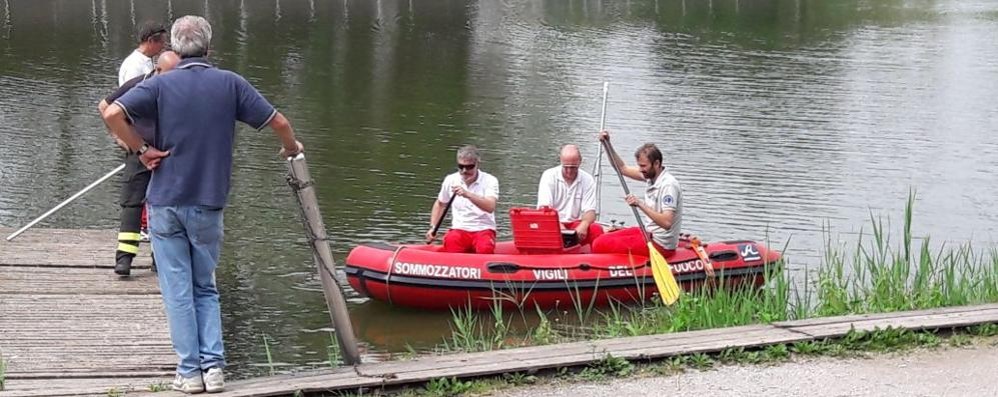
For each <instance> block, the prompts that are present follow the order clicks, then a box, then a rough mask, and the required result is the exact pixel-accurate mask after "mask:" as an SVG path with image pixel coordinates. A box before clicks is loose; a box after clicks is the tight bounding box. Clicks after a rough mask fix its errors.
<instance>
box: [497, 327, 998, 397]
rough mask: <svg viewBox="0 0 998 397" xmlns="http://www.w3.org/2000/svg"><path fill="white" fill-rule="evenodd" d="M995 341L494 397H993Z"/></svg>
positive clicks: (557, 386) (996, 389)
mask: <svg viewBox="0 0 998 397" xmlns="http://www.w3.org/2000/svg"><path fill="white" fill-rule="evenodd" d="M996 346H998V343H996V342H995V340H984V341H977V342H975V344H974V345H972V346H967V347H960V348H956V347H946V348H943V347H940V348H937V349H932V350H915V351H908V352H903V353H886V354H873V355H871V356H870V357H868V358H848V359H841V358H832V357H819V358H807V359H795V360H793V361H790V362H786V363H781V364H778V365H773V366H762V365H743V366H742V365H740V366H718V367H715V368H713V369H711V370H707V371H696V370H688V371H686V372H684V373H681V374H676V375H671V376H665V375H663V376H660V377H643V378H642V377H638V378H626V379H613V380H607V381H605V382H601V383H575V382H558V383H551V384H545V385H539V386H527V387H517V388H512V389H508V390H504V391H502V392H499V393H496V394H495V395H498V396H504V397H519V396H522V397H541V396H572V397H587V396H594V397H595V396H629V397H630V396H663V395H673V396H759V395H765V396H808V397H824V396H828V397H831V396H892V397H893V396H954V397H956V396H961V397H963V396H998V347H996Z"/></svg>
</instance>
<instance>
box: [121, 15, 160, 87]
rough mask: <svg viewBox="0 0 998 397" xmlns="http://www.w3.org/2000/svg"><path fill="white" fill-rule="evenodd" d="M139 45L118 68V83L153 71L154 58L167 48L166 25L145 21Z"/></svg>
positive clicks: (139, 35)
mask: <svg viewBox="0 0 998 397" xmlns="http://www.w3.org/2000/svg"><path fill="white" fill-rule="evenodd" d="M137 33H138V34H137V35H136V36H137V38H138V39H139V46H138V47H137V48H135V51H132V53H131V54H128V57H126V58H125V60H124V61H122V62H121V67H119V68H118V85H119V86H120V85H123V84H125V82H126V81H128V80H131V79H134V78H136V77H138V76H145V75H147V74H149V72H152V70H153V68H154V65H153V61H152V58H153V57H154V56H156V55H159V53H161V52H163V50H164V49H166V36H167V34H166V27H165V26H163V25H162V24H160V23H158V22H153V21H145V22H143V23H142V24H141V25H139V28H138V32H137Z"/></svg>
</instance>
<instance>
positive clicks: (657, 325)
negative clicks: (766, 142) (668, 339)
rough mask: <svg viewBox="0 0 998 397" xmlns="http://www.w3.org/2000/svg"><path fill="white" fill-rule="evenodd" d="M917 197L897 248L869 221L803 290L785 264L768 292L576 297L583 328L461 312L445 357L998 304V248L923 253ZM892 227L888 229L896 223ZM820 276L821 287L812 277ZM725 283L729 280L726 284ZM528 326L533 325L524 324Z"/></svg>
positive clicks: (833, 250) (925, 242) (542, 317)
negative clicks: (668, 300) (655, 298)
mask: <svg viewBox="0 0 998 397" xmlns="http://www.w3.org/2000/svg"><path fill="white" fill-rule="evenodd" d="M914 201H915V200H914V195H913V194H912V195H909V197H908V200H907V202H906V204H905V211H904V218H903V219H904V222H903V225H902V227H903V229H902V230H901V239H900V240H899V241H894V240H893V239H892V235H891V233H890V231H889V230H888V226H885V222H884V221H883V219H879V218H875V217H874V216H873V215H872V214H871V217H870V224H871V229H870V231H869V233H865V232H861V233H860V237H859V239H858V240H857V242H856V243H855V247H854V248H852V249H847V248H846V247H844V246H837V245H835V244H834V243H833V241H832V239H831V238H830V233H826V244H825V253H824V257H823V260H822V263H821V264H820V267H819V268H818V271H817V275H816V276H812V275H810V273H808V272H805V273H804V274H805V280H803V282H802V283H795V282H794V280H792V279H791V278H790V276H789V274H788V273H787V272H785V270H784V269H785V264H783V263H781V264H779V265H778V266H774V267H773V268H771V269H770V271H769V272H767V274H766V287H765V288H762V289H758V288H755V287H753V286H750V285H745V286H742V287H738V288H718V289H710V288H702V289H699V290H696V291H692V292H687V293H684V295H683V296H682V297H681V298H680V299H679V300H678V301H677V303H676V304H675V305H673V306H672V307H665V306H662V305H661V304H657V303H648V304H640V305H637V306H634V305H625V304H620V303H617V304H611V305H610V306H609V307H607V308H602V309H599V310H595V309H594V308H593V307H592V306H591V305H588V306H587V305H586V304H585V302H581V299H573V301H575V304H574V306H573V309H574V310H575V313H574V314H571V315H570V316H569V317H572V318H576V317H577V321H578V323H577V324H574V325H571V326H565V325H561V326H556V325H554V324H555V322H558V321H559V320H561V318H555V319H554V320H552V319H551V318H550V317H551V316H552V313H551V312H546V311H543V310H540V309H539V308H535V310H533V311H536V313H537V316H536V318H537V320H536V321H535V323H536V325H533V326H530V327H521V328H522V329H515V328H514V327H511V326H510V325H511V324H513V323H514V321H515V317H516V315H517V314H518V315H519V316H520V317H525V313H526V309H525V308H523V307H519V308H518V311H513V312H512V313H505V312H504V311H503V309H502V308H501V307H500V306H499V305H496V306H495V307H494V308H493V309H492V311H491V313H488V315H483V314H482V313H478V312H474V311H471V310H470V309H461V310H455V311H452V320H451V336H450V337H449V338H447V339H446V340H445V341H444V342H443V343H442V344H441V346H440V347H439V349H438V350H439V351H462V352H472V351H487V350H494V349H502V348H507V347H516V346H524V345H544V344H551V343H559V342H567V341H574V340H583V339H600V338H615V337H624V336H638V335H650V334H661V333H669V332H681V331H692V330H698V329H707V328H719V327H731V326H739V325H748V324H759V323H771V322H776V321H786V320H799V319H806V318H814V317H825V316H838V315H847V314H862V313H879V312H893V311H901V310H918V309H930V308H938V307H947V306H959V305H969V304H980V303H989V302H998V250H996V249H994V248H992V249H990V250H988V251H983V252H978V251H976V250H974V249H973V247H972V246H971V244H970V243H966V244H962V245H958V246H947V245H945V244H943V245H941V246H939V247H937V248H933V246H932V244H931V240H930V238H928V237H926V238H924V239H922V240H921V244H920V245H917V246H916V239H915V238H914V236H913V233H912V229H911V227H912V212H913V208H914ZM888 225H889V223H888ZM812 277H816V279H814V280H812V279H810V278H812ZM719 283H720V282H719ZM526 323H527V321H526V320H525V319H524V324H526Z"/></svg>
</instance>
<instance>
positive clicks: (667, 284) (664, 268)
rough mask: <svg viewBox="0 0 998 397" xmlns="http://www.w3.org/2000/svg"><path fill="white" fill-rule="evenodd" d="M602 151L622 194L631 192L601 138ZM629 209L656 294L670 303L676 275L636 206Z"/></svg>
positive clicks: (675, 296)
mask: <svg viewBox="0 0 998 397" xmlns="http://www.w3.org/2000/svg"><path fill="white" fill-rule="evenodd" d="M602 142H603V146H604V151H605V152H606V155H607V157H608V158H609V160H610V164H611V165H613V170H614V171H616V172H617V176H618V177H619V178H620V186H621V187H623V188H624V194H625V195H629V194H631V190H630V189H628V188H627V181H625V180H624V174H623V173H622V172H620V168H618V167H617V163H615V162H614V161H613V153H614V151H613V147H612V146H610V140H609V139H606V140H603V141H602ZM630 207H631V211H634V218H635V219H636V220H637V222H638V227H640V228H641V235H642V236H644V237H645V243H646V244H648V259H649V261H651V273H652V276H654V277H655V286H656V287H658V294H659V295H661V296H662V301H663V302H665V304H666V305H671V304H673V303H675V302H676V299H679V284H678V283H676V277H675V276H673V275H672V268H670V267H669V262H667V261H666V260H665V257H663V256H662V253H661V252H658V250H657V249H655V245H654V244H652V241H651V236H649V235H648V230H647V229H645V224H644V222H642V221H641V215H640V214H638V207H635V206H630Z"/></svg>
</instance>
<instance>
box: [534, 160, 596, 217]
mask: <svg viewBox="0 0 998 397" xmlns="http://www.w3.org/2000/svg"><path fill="white" fill-rule="evenodd" d="M545 205H546V206H549V207H551V208H554V209H556V210H558V218H559V220H561V222H562V223H565V222H574V221H577V220H579V219H582V214H584V213H586V211H595V210H596V179H595V178H593V176H592V175H590V174H589V173H588V172H586V171H583V170H581V169H580V170H579V175H578V176H577V177H575V181H574V182H572V184H571V185H569V184H568V182H567V181H565V177H564V176H563V175H562V173H561V166H560V165H559V166H557V167H554V168H549V169H547V170H546V171H544V173H543V174H541V182H540V184H538V186H537V208H540V207H541V206H545Z"/></svg>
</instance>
